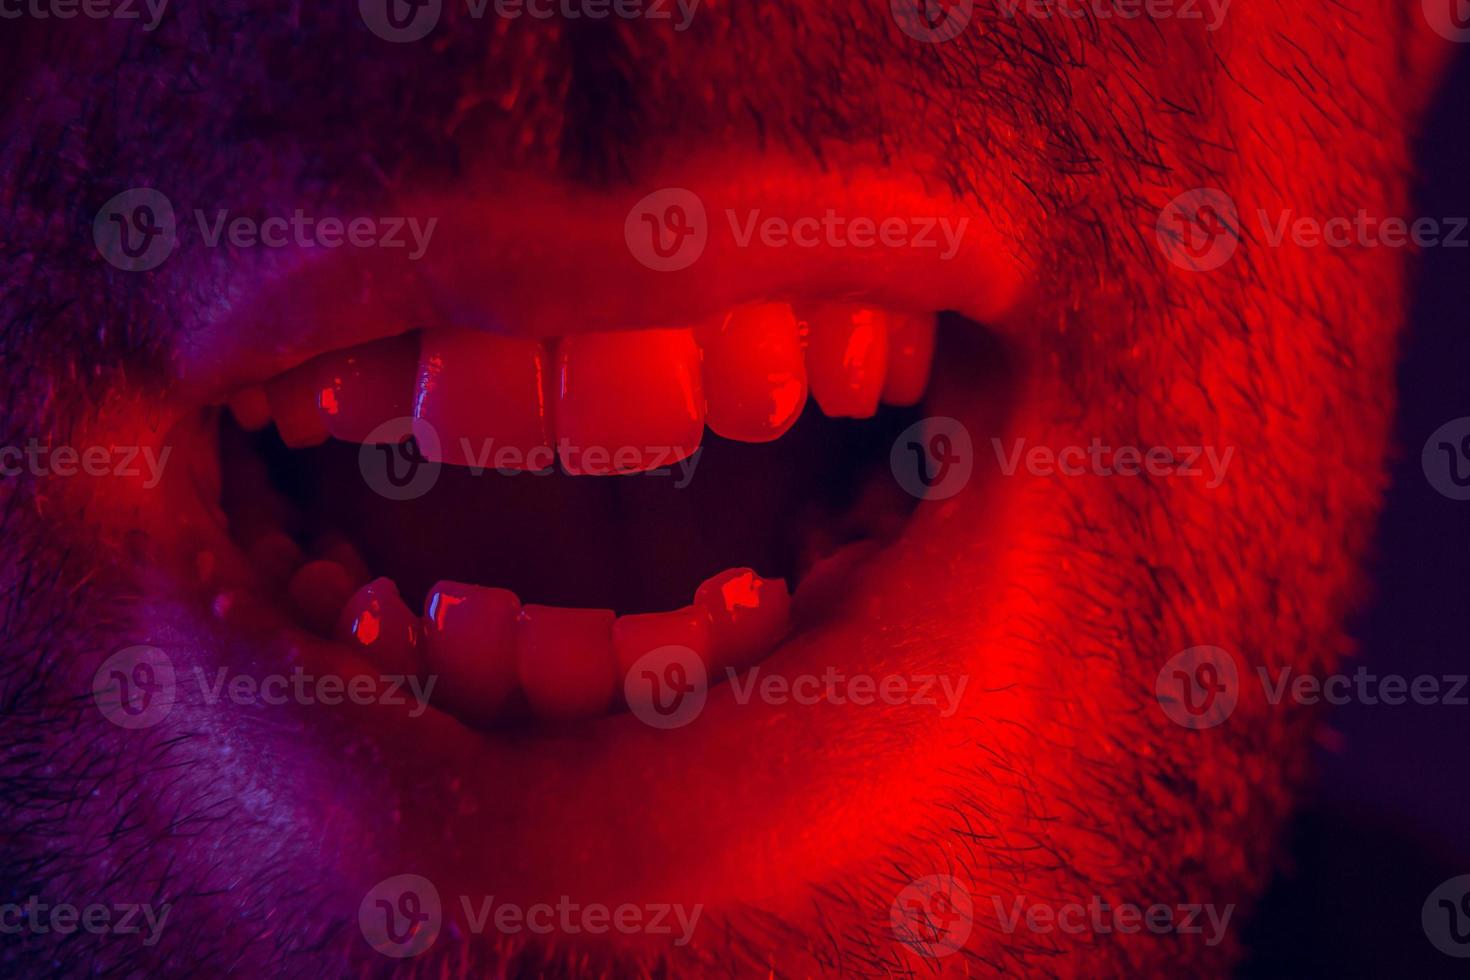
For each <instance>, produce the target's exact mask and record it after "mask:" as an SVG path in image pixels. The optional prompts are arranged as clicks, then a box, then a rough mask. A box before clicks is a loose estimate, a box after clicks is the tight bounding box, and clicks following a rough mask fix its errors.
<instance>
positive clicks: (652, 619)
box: [613, 606, 714, 684]
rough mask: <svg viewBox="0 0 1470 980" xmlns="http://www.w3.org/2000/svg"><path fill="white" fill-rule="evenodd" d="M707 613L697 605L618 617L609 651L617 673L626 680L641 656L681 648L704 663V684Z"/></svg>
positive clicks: (707, 654) (711, 680)
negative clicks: (612, 654)
mask: <svg viewBox="0 0 1470 980" xmlns="http://www.w3.org/2000/svg"><path fill="white" fill-rule="evenodd" d="M709 631H710V619H709V612H708V611H707V610H705V609H704V608H702V607H700V606H685V607H684V608H683V609H675V610H674V611H673V612H664V613H641V614H639V615H636V616H619V617H618V621H617V622H616V623H614V624H613V653H614V654H615V655H616V656H617V661H618V676H619V677H620V678H622V679H623V680H624V681H626V680H627V677H628V672H629V671H630V670H632V669H634V666H635V665H636V664H637V663H638V661H639V660H641V659H642V658H643V657H645V656H647V655H648V654H650V653H652V652H654V651H655V650H660V649H663V648H664V647H670V646H675V647H684V648H686V649H688V650H690V651H692V652H693V653H694V655H695V656H696V657H698V658H699V660H700V662H701V663H703V664H704V668H705V674H706V678H707V681H706V683H708V684H712V683H714V677H713V676H710V649H709V645H710V638H709Z"/></svg>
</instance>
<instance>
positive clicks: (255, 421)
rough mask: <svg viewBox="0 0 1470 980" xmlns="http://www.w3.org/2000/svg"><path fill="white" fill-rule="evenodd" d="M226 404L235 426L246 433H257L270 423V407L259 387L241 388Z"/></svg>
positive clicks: (263, 390) (261, 388)
mask: <svg viewBox="0 0 1470 980" xmlns="http://www.w3.org/2000/svg"><path fill="white" fill-rule="evenodd" d="M226 404H227V405H228V406H229V408H230V414H231V415H233V416H234V417H235V424H236V425H238V426H239V427H240V428H242V429H244V430H245V431H246V432H259V431H260V430H261V429H264V428H265V427H266V426H267V425H270V422H271V406H270V402H268V401H266V397H265V389H264V388H263V387H261V386H260V385H249V386H248V387H245V388H241V389H240V390H239V391H237V392H235V393H234V394H233V395H231V396H230V397H229V400H228V401H227V402H226Z"/></svg>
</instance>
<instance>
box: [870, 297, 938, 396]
mask: <svg viewBox="0 0 1470 980" xmlns="http://www.w3.org/2000/svg"><path fill="white" fill-rule="evenodd" d="M934 332H935V317H934V314H933V313H900V314H896V315H894V316H891V317H889V319H888V373H887V376H886V377H884V379H883V404H885V405H897V406H900V407H904V408H907V407H908V406H910V405H917V404H919V402H921V401H923V399H924V391H925V389H926V388H928V387H929V371H930V369H931V366H932V365H933V363H934Z"/></svg>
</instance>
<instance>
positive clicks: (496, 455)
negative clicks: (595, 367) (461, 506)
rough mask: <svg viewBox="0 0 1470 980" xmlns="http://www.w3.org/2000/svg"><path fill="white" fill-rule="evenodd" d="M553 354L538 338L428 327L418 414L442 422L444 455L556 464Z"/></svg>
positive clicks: (494, 462)
mask: <svg viewBox="0 0 1470 980" xmlns="http://www.w3.org/2000/svg"><path fill="white" fill-rule="evenodd" d="M549 362H550V356H549V354H548V352H547V350H546V346H545V345H544V344H542V343H541V342H540V341H538V340H525V339H520V338H512V337H500V336H497V335H495V334H491V333H486V332H484V331H481V330H460V329H455V328H445V329H438V330H429V331H426V332H425V333H424V335H423V338H422V340H421V341H420V345H419V360H418V379H417V388H416V393H415V397H414V408H413V415H414V419H415V420H422V423H420V424H427V425H431V426H433V427H434V431H435V434H436V435H437V436H438V440H437V441H438V445H439V455H440V457H441V458H440V460H439V461H440V462H444V463H449V464H451V465H454V466H466V465H475V466H482V465H483V466H485V467H488V468H495V469H504V470H544V469H548V468H550V467H551V466H552V464H553V463H554V462H555V456H554V454H553V453H552V451H551V423H550V418H549V415H548V396H547V387H548V384H549V378H548V377H547V374H548V371H549V367H550V364H549ZM420 443H421V444H425V443H428V444H430V445H432V442H430V441H429V440H423V439H421V440H420ZM466 444H468V450H469V452H470V454H471V455H469V456H467V455H466V448H467V445H466Z"/></svg>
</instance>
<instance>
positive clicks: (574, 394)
mask: <svg viewBox="0 0 1470 980" xmlns="http://www.w3.org/2000/svg"><path fill="white" fill-rule="evenodd" d="M556 381H557V383H556V410H555V413H554V415H555V421H556V435H557V450H558V452H559V453H561V454H562V467H563V469H565V470H566V471H567V472H568V473H572V474H576V475H583V474H585V475H593V476H602V475H607V474H611V473H641V472H643V471H644V470H649V469H656V468H658V467H662V466H668V465H669V464H671V463H675V462H678V461H679V460H681V459H683V458H685V457H686V456H688V455H690V454H691V453H693V452H694V451H695V450H696V449H698V448H699V443H700V440H701V439H702V438H703V437H704V415H705V399H704V380H703V374H702V371H701V369H700V363H699V347H698V345H696V344H695V342H694V331H693V330H628V331H622V332H617V333H589V334H577V335H574V336H571V337H564V338H562V339H561V340H560V341H559V342H558V343H557V348H556Z"/></svg>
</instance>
